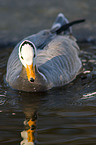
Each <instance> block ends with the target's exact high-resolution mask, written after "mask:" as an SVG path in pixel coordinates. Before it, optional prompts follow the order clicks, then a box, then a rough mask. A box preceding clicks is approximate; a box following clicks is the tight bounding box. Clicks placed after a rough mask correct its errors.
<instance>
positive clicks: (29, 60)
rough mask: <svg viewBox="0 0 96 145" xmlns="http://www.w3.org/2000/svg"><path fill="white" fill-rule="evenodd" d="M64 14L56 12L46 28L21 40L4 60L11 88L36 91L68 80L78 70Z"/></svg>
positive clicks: (70, 31) (74, 48)
mask: <svg viewBox="0 0 96 145" xmlns="http://www.w3.org/2000/svg"><path fill="white" fill-rule="evenodd" d="M83 21H84V20H79V21H73V22H71V23H69V21H68V20H67V18H66V17H65V16H64V15H63V14H62V13H60V14H58V16H57V18H56V20H55V22H54V23H53V26H52V27H51V29H49V30H42V31H40V32H38V33H37V34H33V35H31V36H28V37H26V38H24V39H23V40H21V41H20V42H19V43H18V44H17V45H16V47H15V48H14V49H13V51H12V53H11V55H10V57H9V59H8V63H7V72H6V81H7V82H8V84H9V86H11V87H12V88H13V89H17V90H22V91H27V92H40V91H46V90H49V89H51V88H53V87H60V86H64V85H66V84H68V83H70V82H71V81H72V80H74V79H75V78H76V76H77V75H78V74H79V73H80V70H81V68H82V62H81V60H80V58H79V53H80V49H79V47H78V45H77V43H76V39H75V38H74V37H73V36H72V28H71V25H73V24H75V23H80V22H83Z"/></svg>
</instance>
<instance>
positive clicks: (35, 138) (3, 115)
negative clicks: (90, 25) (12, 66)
mask: <svg viewBox="0 0 96 145" xmlns="http://www.w3.org/2000/svg"><path fill="white" fill-rule="evenodd" d="M79 45H80V47H81V59H82V62H83V68H84V73H83V74H81V75H80V76H78V77H77V79H76V80H74V81H73V82H72V83H70V84H69V85H67V86H64V87H61V88H58V89H57V88H56V89H55V88H54V89H52V90H49V91H48V92H46V93H35V94H34V93H25V92H20V91H14V90H12V89H11V88H10V87H9V86H7V84H6V83H4V75H5V72H6V63H7V59H8V57H9V54H10V52H11V50H12V49H11V48H10V49H9V48H5V49H2V48H1V49H0V80H1V83H0V145H11V144H12V145H13V144H14V145H19V144H20V142H21V143H22V145H24V144H23V142H22V140H23V141H24V137H25V135H24V134H26V132H27V130H29V129H30V128H31V130H32V129H33V130H32V131H33V133H32V134H31V142H35V143H36V144H37V145H39V144H40V145H43V144H44V145H57V144H59V145H67V144H68V145H95V144H96V52H95V50H96V46H94V45H92V44H79ZM34 116H35V118H34ZM30 120H35V122H36V124H35V123H34V122H33V125H34V127H32V126H29V125H28V121H30ZM35 128H36V129H35ZM21 134H23V135H22V137H21ZM29 137H30V135H29ZM26 140H28V138H26Z"/></svg>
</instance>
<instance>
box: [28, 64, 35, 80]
mask: <svg viewBox="0 0 96 145" xmlns="http://www.w3.org/2000/svg"><path fill="white" fill-rule="evenodd" d="M26 72H27V77H28V80H29V81H30V80H31V79H33V80H35V66H34V67H33V63H32V64H31V65H27V67H26Z"/></svg>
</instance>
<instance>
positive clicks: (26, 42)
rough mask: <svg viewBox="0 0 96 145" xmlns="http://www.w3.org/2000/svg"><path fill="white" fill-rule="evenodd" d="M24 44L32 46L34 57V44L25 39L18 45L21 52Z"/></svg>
mask: <svg viewBox="0 0 96 145" xmlns="http://www.w3.org/2000/svg"><path fill="white" fill-rule="evenodd" d="M25 44H29V45H30V46H31V47H32V48H33V50H34V57H35V56H36V54H35V53H36V52H35V48H34V45H33V44H32V43H31V42H30V41H28V40H25V41H23V42H22V44H21V46H20V52H21V49H22V46H24V45H25Z"/></svg>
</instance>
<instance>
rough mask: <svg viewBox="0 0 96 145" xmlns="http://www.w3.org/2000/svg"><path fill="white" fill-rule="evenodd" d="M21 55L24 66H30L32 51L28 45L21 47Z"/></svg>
mask: <svg viewBox="0 0 96 145" xmlns="http://www.w3.org/2000/svg"><path fill="white" fill-rule="evenodd" d="M21 55H22V57H23V59H24V62H25V64H28V65H31V64H32V62H33V56H34V51H33V48H32V47H31V46H30V45H29V44H25V45H24V46H22V50H21Z"/></svg>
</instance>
